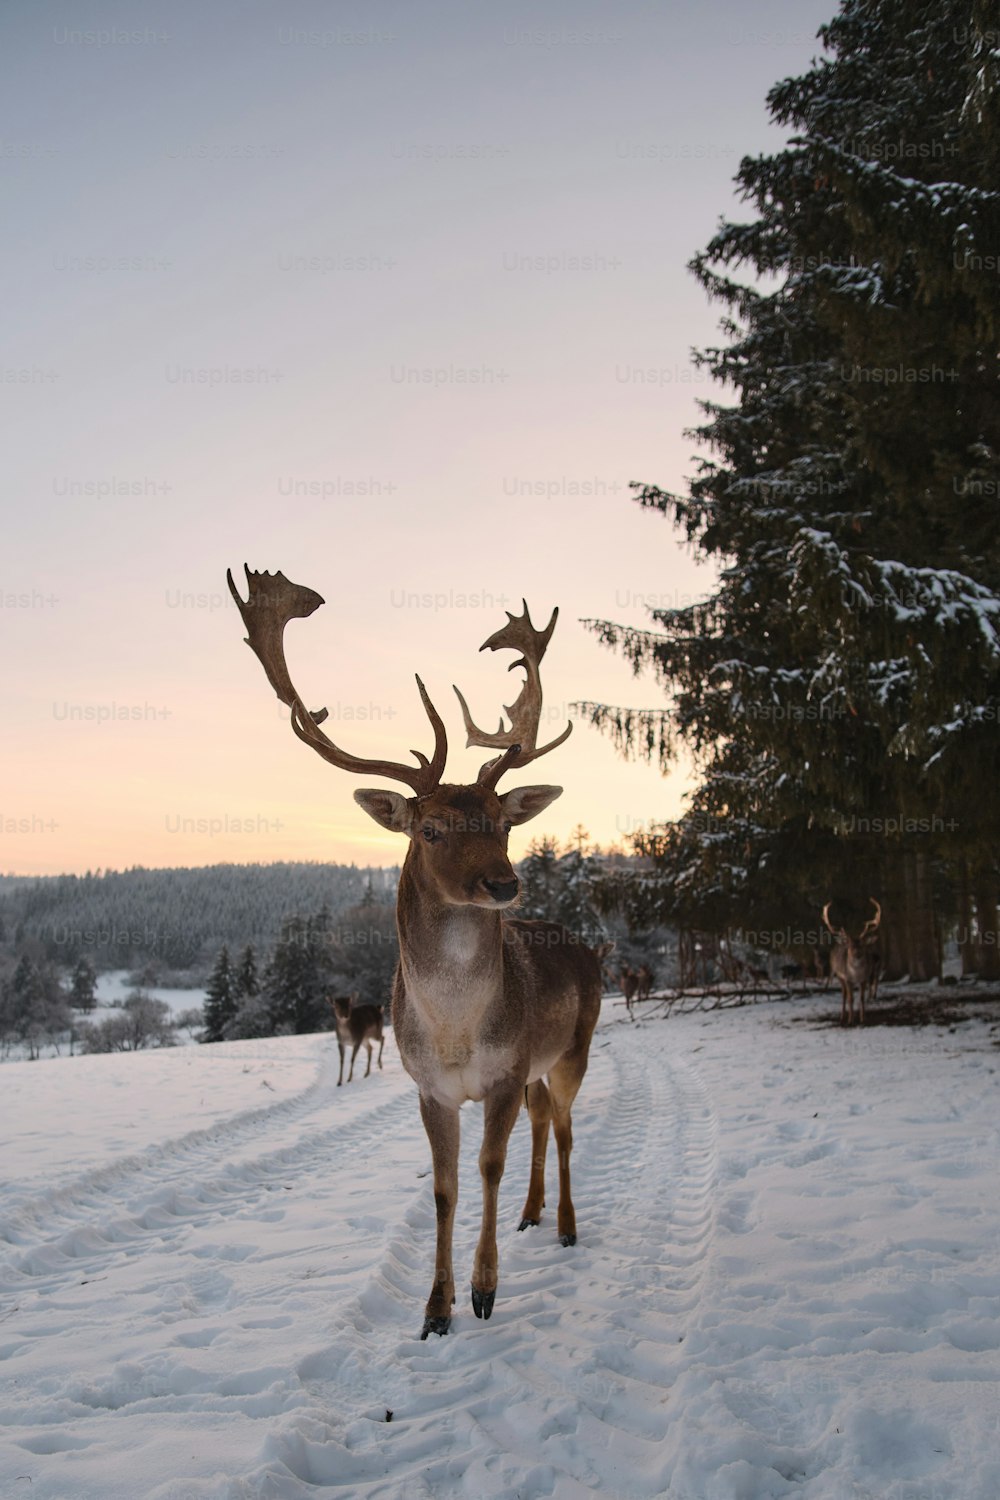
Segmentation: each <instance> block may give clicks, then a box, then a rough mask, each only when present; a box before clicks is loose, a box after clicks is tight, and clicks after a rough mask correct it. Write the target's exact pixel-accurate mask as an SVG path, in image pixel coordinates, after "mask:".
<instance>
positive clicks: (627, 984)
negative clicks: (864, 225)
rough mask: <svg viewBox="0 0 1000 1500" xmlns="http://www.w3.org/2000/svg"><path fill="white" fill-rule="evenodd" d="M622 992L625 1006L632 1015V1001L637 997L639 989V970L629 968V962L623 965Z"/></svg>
mask: <svg viewBox="0 0 1000 1500" xmlns="http://www.w3.org/2000/svg"><path fill="white" fill-rule="evenodd" d="M620 978H621V982H622V994H623V995H624V996H625V1008H626V1010H627V1011H628V1013H629V1016H631V1015H632V1001H633V1000H634V999H635V997H636V994H637V992H638V989H639V971H638V970H637V969H632V968H629V966H628V964H623V965H622V970H621V975H620Z"/></svg>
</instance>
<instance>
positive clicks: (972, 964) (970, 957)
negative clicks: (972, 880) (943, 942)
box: [958, 855, 979, 974]
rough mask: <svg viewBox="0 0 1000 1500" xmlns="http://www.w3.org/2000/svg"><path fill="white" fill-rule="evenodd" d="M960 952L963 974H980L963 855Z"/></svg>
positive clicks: (961, 868)
mask: <svg viewBox="0 0 1000 1500" xmlns="http://www.w3.org/2000/svg"><path fill="white" fill-rule="evenodd" d="M958 952H959V957H960V958H961V960H962V973H963V974H977V973H978V972H979V954H978V952H977V944H976V942H975V941H974V940H973V936H972V892H971V890H970V887H969V862H968V860H967V859H966V858H965V856H964V855H963V856H962V858H961V859H960V860H959V861H958Z"/></svg>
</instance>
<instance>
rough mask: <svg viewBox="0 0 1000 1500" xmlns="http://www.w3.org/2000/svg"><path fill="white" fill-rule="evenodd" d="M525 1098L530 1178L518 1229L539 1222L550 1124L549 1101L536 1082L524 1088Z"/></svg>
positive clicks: (546, 1092) (547, 1093) (540, 1083)
mask: <svg viewBox="0 0 1000 1500" xmlns="http://www.w3.org/2000/svg"><path fill="white" fill-rule="evenodd" d="M525 1096H526V1099H527V1104H528V1114H529V1115H530V1116H531V1177H530V1179H529V1182H528V1196H527V1199H526V1200H525V1204H524V1211H523V1213H522V1214H521V1222H520V1224H518V1226H517V1227H518V1229H528V1228H530V1227H531V1226H532V1225H535V1224H538V1223H540V1222H541V1218H542V1209H543V1208H544V1207H545V1152H546V1150H547V1148H548V1144H549V1125H550V1124H551V1123H552V1100H551V1098H550V1097H549V1091H548V1089H547V1088H546V1087H545V1084H544V1083H543V1082H542V1080H541V1079H540V1078H539V1079H537V1080H536V1081H535V1082H534V1083H529V1084H528V1087H527V1088H526V1089H525Z"/></svg>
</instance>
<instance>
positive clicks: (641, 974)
mask: <svg viewBox="0 0 1000 1500" xmlns="http://www.w3.org/2000/svg"><path fill="white" fill-rule="evenodd" d="M636 979H637V981H638V983H637V985H636V992H635V998H636V999H637V1000H648V999H649V992H650V990H651V989H652V988H653V971H652V969H651V968H650V967H649V965H648V964H640V965H639V970H638V973H637V975H636Z"/></svg>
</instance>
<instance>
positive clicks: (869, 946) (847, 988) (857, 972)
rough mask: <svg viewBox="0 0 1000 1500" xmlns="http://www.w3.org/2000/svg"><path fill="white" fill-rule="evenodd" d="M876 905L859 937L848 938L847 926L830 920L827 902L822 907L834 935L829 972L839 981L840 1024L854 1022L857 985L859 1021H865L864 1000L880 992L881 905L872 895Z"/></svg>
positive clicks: (845, 1024)
mask: <svg viewBox="0 0 1000 1500" xmlns="http://www.w3.org/2000/svg"><path fill="white" fill-rule="evenodd" d="M868 899H869V900H870V901H871V904H872V906H874V908H875V915H874V917H869V919H868V921H867V922H866V923H865V925H864V927H863V928H862V929H861V931H860V933H859V934H858V936H857V937H849V936H848V934H847V930H846V928H844V927H839V928H834V927H833V926H832V924H831V922H830V907H831V905H832V902H830V901H828V902H827V903H826V905H825V906H824V908H823V922H824V924H825V926H826V927H827V929H828V930H829V931H830V932H831V933H832V934H833V937H834V944H833V947H832V948H831V949H830V973H831V974H832V975H833V976H834V978H835V979H837V980H839V982H840V1024H841V1026H853V1024H854V988H855V985H856V986H857V988H858V1021H859V1023H860V1025H862V1026H863V1025H864V1024H865V1001H866V1000H874V999H875V996H876V994H877V993H878V980H879V974H880V973H881V971H882V955H881V951H880V949H879V939H878V929H879V923H880V922H881V920H882V908H881V906H879V904H878V902H877V901H876V900H875V897H874V896H869V898H868Z"/></svg>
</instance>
